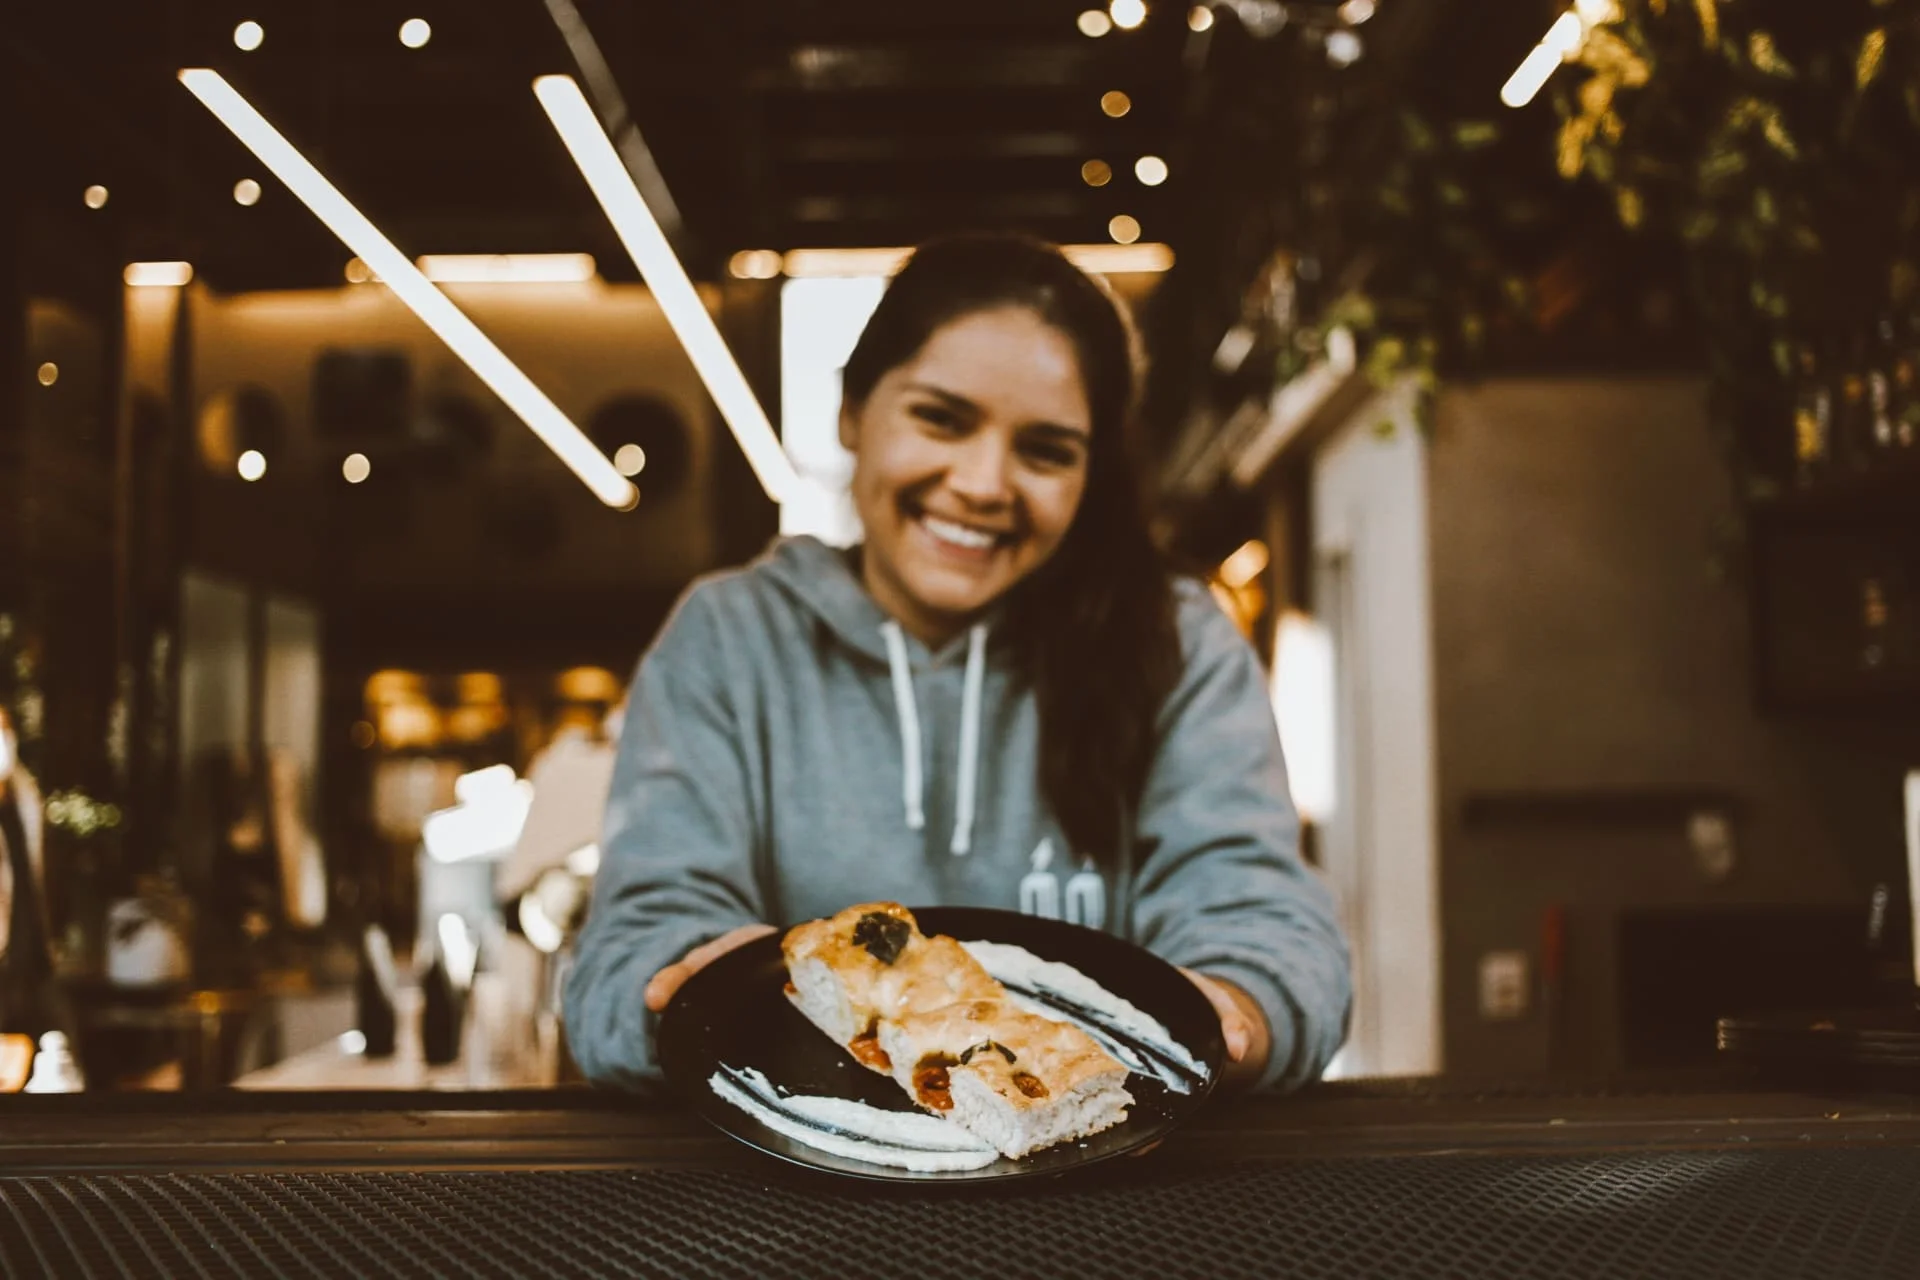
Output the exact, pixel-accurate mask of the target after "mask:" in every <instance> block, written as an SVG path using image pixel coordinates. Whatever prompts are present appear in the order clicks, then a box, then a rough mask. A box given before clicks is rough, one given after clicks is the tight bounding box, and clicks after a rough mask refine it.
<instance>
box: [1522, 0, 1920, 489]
mask: <svg viewBox="0 0 1920 1280" xmlns="http://www.w3.org/2000/svg"><path fill="white" fill-rule="evenodd" d="M1577 61H1578V63H1579V64H1580V67H1581V68H1582V69H1583V70H1584V72H1585V75H1584V78H1582V79H1578V80H1575V81H1574V82H1572V83H1570V84H1568V85H1566V86H1565V87H1564V88H1563V90H1562V91H1561V92H1560V94H1559V96H1558V103H1559V108H1560V111H1561V113H1562V117H1563V119H1562V124H1561V127H1560V131H1559V135H1558V140H1557V141H1558V145H1557V156H1556V159H1557V162H1558V168H1559V171H1560V173H1561V175H1562V176H1563V177H1565V178H1567V179H1569V180H1576V179H1577V180H1580V181H1587V182H1592V183H1595V184H1597V185H1598V186H1599V187H1601V188H1602V189H1604V190H1605V191H1606V192H1607V193H1608V194H1609V195H1610V197H1611V204H1612V207H1613V209H1614V212H1615V216H1616V217H1617V219H1618V221H1619V223H1620V225H1621V226H1623V227H1625V228H1627V229H1628V230H1630V231H1633V232H1636V233H1638V234H1641V235H1645V236H1663V237H1671V238H1672V239H1674V240H1675V241H1676V242H1679V243H1682V244H1684V245H1686V246H1687V248H1688V257H1687V262H1688V271H1689V275H1690V284H1691V288H1692V291H1693V293H1694V296H1695V300H1696V304H1697V306H1698V309H1699V311H1700V313H1701V315H1702V317H1703V319H1704V320H1705V323H1706V326H1707V337H1708V344H1709V364H1710V374H1711V378H1712V383H1713V399H1712V403H1713V407H1714V413H1715V418H1716V421H1717V423H1718V425H1719V426H1720V427H1721V428H1722V429H1723V431H1724V432H1725V433H1726V435H1727V437H1728V439H1729V442H1730V443H1731V445H1732V446H1733V448H1734V451H1735V454H1736V458H1737V460H1738V462H1739V464H1740V466H1741V470H1742V472H1743V474H1744V475H1745V476H1746V479H1747V481H1748V486H1749V492H1750V493H1751V494H1752V495H1753V496H1756V497H1765V496H1767V495H1769V494H1771V493H1773V492H1775V491H1777V490H1778V489H1779V488H1780V487H1781V486H1782V485H1783V484H1786V483H1798V484H1801V485H1817V484H1820V483H1822V482H1824V481H1825V480H1827V479H1828V478H1830V477H1832V476H1834V475H1836V474H1837V473H1843V472H1852V471H1860V470H1866V469H1875V468H1881V467H1886V466H1905V465H1916V466H1920V388H1916V387H1915V381H1916V379H1915V376H1914V361H1915V352H1916V349H1917V348H1920V296H1916V288H1915V284H1916V278H1917V277H1920V272H1916V268H1915V263H1916V261H1920V162H1916V157H1920V4H1915V3H1914V2H1913V0H1856V2H1855V3H1852V4H1848V3H1843V2H1836V3H1823V4H1820V5H1808V4H1789V3H1784V2H1782V0H1776V2H1774V3H1767V2H1766V0H1745V2H1743V3H1739V4H1734V3H1720V2H1717V0H1695V3H1694V4H1692V5H1691V6H1682V5H1679V4H1677V3H1676V4H1669V3H1667V2H1666V0H1617V3H1616V4H1615V6H1614V8H1613V11H1612V13H1611V15H1610V17H1609V20H1607V21H1605V22H1603V23H1601V24H1599V25H1598V26H1596V27H1594V28H1593V29H1592V30H1591V32H1590V33H1589V36H1588V38H1587V40H1586V42H1585V43H1584V45H1583V46H1582V48H1581V50H1580V52H1579V54H1578V58H1577Z"/></svg>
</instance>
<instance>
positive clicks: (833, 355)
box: [780, 276, 887, 546]
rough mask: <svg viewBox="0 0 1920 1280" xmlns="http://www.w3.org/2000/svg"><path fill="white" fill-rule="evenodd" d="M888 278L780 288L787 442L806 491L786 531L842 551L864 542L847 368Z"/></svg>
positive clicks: (791, 506) (783, 513)
mask: <svg viewBox="0 0 1920 1280" xmlns="http://www.w3.org/2000/svg"><path fill="white" fill-rule="evenodd" d="M886 287H887V282H886V280H885V278H883V277H881V276H857V277H851V278H845V279H840V278H829V279H803V280H789V281H787V282H786V283H785V284H784V285H782V286H781V288H780V436H781V439H782V440H783V441H784V442H785V444H786V446H787V455H788V456H789V457H791V458H792V459H793V465H794V466H795V467H796V468H797V469H798V470H799V472H800V474H801V475H802V476H803V477H805V478H806V479H808V480H810V481H812V482H813V483H811V484H806V485H802V486H800V489H799V491H798V492H797V494H796V495H795V497H794V499H793V500H792V501H789V502H786V503H784V504H782V506H781V508H780V532H781V533H784V534H788V535H793V534H803V533H810V534H813V535H814V536H815V537H817V538H819V539H821V540H822V541H824V542H827V543H829V544H831V545H834V546H851V545H852V544H853V543H855V542H857V541H859V540H860V520H859V517H858V516H857V515H855V514H854V510H853V501H852V499H851V498H850V497H849V496H848V494H847V483H848V481H849V480H851V479H852V477H853V456H852V455H851V454H849V453H848V452H847V451H846V450H845V449H843V448H841V447H840V370H841V368H842V366H844V365H845V364H846V362H847V357H848V356H849V355H851V354H852V353H853V344H854V343H855V342H857V341H859V338H860V331H861V330H862V329H864V328H866V326H867V318H868V317H869V316H871V315H872V314H873V309H874V308H875V307H877V306H879V305H880V295H881V294H882V293H884V292H885V291H886Z"/></svg>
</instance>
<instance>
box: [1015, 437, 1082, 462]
mask: <svg viewBox="0 0 1920 1280" xmlns="http://www.w3.org/2000/svg"><path fill="white" fill-rule="evenodd" d="M1020 452H1021V453H1023V454H1025V455H1026V457H1027V458H1028V460H1030V461H1032V462H1035V463H1037V464H1039V465H1040V466H1043V467H1071V466H1073V465H1074V464H1075V463H1077V462H1079V461H1080V450H1078V449H1077V448H1075V447H1074V446H1072V445H1070V444H1057V443H1055V442H1053V441H1051V440H1031V441H1028V442H1027V443H1026V444H1023V445H1021V446H1020Z"/></svg>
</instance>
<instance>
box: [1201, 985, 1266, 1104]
mask: <svg viewBox="0 0 1920 1280" xmlns="http://www.w3.org/2000/svg"><path fill="white" fill-rule="evenodd" d="M1180 972H1181V973H1184V974H1186V975H1187V978H1188V980H1189V981H1191V982H1192V983H1193V985H1194V986H1196V987H1198V988H1200V994H1201V995H1203V996H1205V997H1206V998H1207V1003H1209V1004H1211V1005H1212V1006H1213V1011H1214V1013H1215V1014H1216V1015H1218V1016H1219V1019H1220V1035H1221V1038H1222V1039H1223V1040H1225V1041H1226V1044H1227V1075H1226V1080H1225V1083H1226V1084H1228V1085H1234V1084H1251V1083H1253V1082H1254V1081H1255V1080H1258V1079H1259V1078H1260V1076H1261V1075H1262V1073H1264V1072H1265V1071H1266V1069H1267V1054H1268V1053H1269V1052H1270V1051H1271V1050H1272V1048H1273V1037H1272V1034H1271V1032H1269V1031H1268V1029H1267V1019H1266V1015H1264V1014H1262V1013H1261V1012H1260V1007H1259V1006H1258V1005H1256V1004H1255V1003H1254V1002H1253V997H1252V996H1250V995H1248V994H1247V993H1246V992H1244V991H1242V990H1241V989H1240V988H1239V987H1236V986H1235V985H1233V984H1232V983H1231V982H1228V981H1226V980H1225V979H1222V978H1210V977H1208V976H1207V975H1206V974H1204V973H1196V972H1194V971H1193V970H1192V969H1182V970H1181V971H1180Z"/></svg>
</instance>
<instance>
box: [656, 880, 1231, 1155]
mask: <svg viewBox="0 0 1920 1280" xmlns="http://www.w3.org/2000/svg"><path fill="white" fill-rule="evenodd" d="M913 914H914V916H915V917H916V918H917V919H918V920H919V921H920V927H921V929H922V930H923V931H924V932H926V933H927V934H929V935H933V934H946V935H948V936H949V937H953V938H958V939H960V940H961V941H963V942H972V941H980V940H984V941H988V942H1004V943H1011V944H1012V945H1014V946H1020V947H1025V948H1026V949H1027V950H1029V951H1031V952H1033V953H1034V954H1035V955H1037V956H1039V957H1040V958H1042V959H1043V960H1057V961H1060V962H1061V963H1063V964H1070V965H1072V966H1073V967H1074V968H1076V969H1078V970H1080V972H1082V973H1084V974H1086V975H1087V976H1088V977H1089V978H1092V979H1093V980H1094V981H1095V982H1097V983H1099V984H1100V985H1101V986H1103V987H1105V988H1106V989H1107V990H1108V991H1111V992H1112V993H1113V994H1115V995H1117V996H1119V997H1121V998H1122V999H1124V1000H1128V1001H1131V1002H1132V1003H1133V1004H1134V1005H1136V1006H1138V1007H1139V1008H1140V1009H1142V1010H1144V1011H1145V1012H1146V1013H1148V1014H1150V1015H1151V1016H1153V1017H1154V1018H1156V1019H1158V1020H1159V1021H1160V1023H1161V1024H1162V1025H1164V1026H1165V1027H1166V1028H1167V1030H1168V1031H1170V1032H1172V1034H1173V1038H1174V1039H1175V1040H1177V1041H1178V1042H1179V1043H1180V1044H1181V1045H1183V1046H1185V1048H1186V1050H1187V1051H1188V1052H1189V1053H1191V1054H1192V1055H1193V1056H1194V1057H1195V1058H1197V1059H1199V1060H1200V1061H1201V1062H1203V1063H1205V1064H1206V1067H1207V1079H1206V1081H1205V1082H1204V1083H1202V1084H1200V1085H1198V1086H1196V1087H1195V1088H1194V1090H1193V1092H1191V1093H1185V1094H1181V1093H1175V1092H1173V1091H1172V1090H1170V1089H1168V1088H1166V1086H1164V1085H1162V1084H1161V1083H1160V1082H1159V1081H1158V1080H1155V1079H1153V1078H1152V1077H1149V1076H1143V1075H1140V1074H1138V1073H1136V1074H1134V1075H1132V1076H1130V1077H1128V1079H1127V1089H1128V1091H1129V1092H1131V1093H1132V1094H1133V1096H1134V1105H1133V1107H1132V1109H1131V1110H1130V1111H1129V1113H1128V1117H1127V1120H1126V1123H1124V1124H1121V1125H1117V1126H1115V1127H1114V1128H1111V1129H1108V1130H1106V1131H1105V1132H1104V1133H1097V1134H1095V1135H1093V1136H1092V1137H1091V1138H1087V1139H1085V1140H1084V1141H1083V1142H1070V1143H1062V1144H1061V1145H1059V1146H1057V1147H1050V1148H1048V1149H1047V1150H1045V1151H1038V1152H1035V1153H1034V1154H1033V1155H1030V1156H1028V1157H1026V1158H1025V1159H1024V1160H1018V1161H1015V1160H1004V1159H1003V1160H996V1161H995V1162H994V1163H992V1164H990V1165H987V1166H986V1167H985V1168H982V1169H970V1170H965V1171H960V1172H947V1173H915V1172H912V1171H909V1170H906V1169H893V1168H889V1167H887V1166H884V1165H875V1164H868V1163H867V1162H866V1161H864V1160H850V1159H845V1158H842V1157H839V1156H834V1155H829V1154H827V1153H826V1152H824V1151H818V1150H815V1149H814V1148H812V1147H809V1146H806V1145H805V1144H803V1143H799V1142H795V1141H793V1140H792V1139H791V1138H787V1137H784V1136H782V1135H781V1134H778V1133H775V1132H773V1130H771V1129H769V1128H767V1127H766V1126H765V1125H763V1124H761V1123H760V1122H759V1121H757V1120H755V1119H753V1117H751V1116H749V1115H747V1114H746V1113H745V1112H744V1111H741V1110H739V1109H738V1108H736V1107H734V1106H733V1105H731V1104H730V1103H727V1102H725V1101H723V1100H722V1099H720V1098H719V1097H718V1096H716V1095H715V1094H714V1092H713V1090H712V1089H711V1088H710V1087H708V1084H707V1081H708V1079H709V1078H710V1077H711V1076H712V1075H713V1073H714V1072H715V1071H716V1070H717V1069H718V1068H720V1067H722V1066H726V1067H732V1068H736V1069H742V1068H752V1069H754V1070H757V1071H760V1072H762V1073H764V1074H765V1075H766V1077H767V1079H768V1080H770V1081H772V1082H773V1083H774V1084H775V1085H776V1086H778V1087H779V1088H781V1089H783V1090H785V1091H786V1092H788V1093H791V1094H814V1095H821V1096H826V1097H835V1098H849V1099H852V1100H854V1101H856V1102H864V1103H867V1104H869V1105H870V1106H875V1107H881V1108H884V1109H886V1110H889V1111H912V1110H913V1109H914V1108H913V1105H912V1104H911V1103H910V1102H909V1101H908V1099H907V1096H906V1094H905V1093H903V1092H902V1091H901V1089H900V1087H899V1086H898V1085H896V1084H894V1083H893V1082H892V1081H891V1080H889V1079H887V1078H886V1077H884V1076H881V1075H878V1074H876V1073H874V1072H872V1071H869V1070H867V1069H866V1068H865V1067H862V1066H860V1065H859V1064H858V1063H856V1062H855V1061H854V1060H853V1059H852V1057H851V1056H849V1055H848V1054H847V1052H846V1051H845V1050H844V1049H842V1048H841V1047H840V1046H839V1045H836V1044H834V1043H833V1042H832V1041H830V1040H828V1039H827V1038H826V1037H825V1036H823V1035H821V1034H820V1032H819V1030H818V1029H817V1028H815V1027H814V1026H813V1024H812V1023H810V1022H808V1021H807V1020H806V1019H805V1018H803V1017H801V1016H800V1012H799V1011H798V1010H797V1009H795V1008H794V1007H793V1006H792V1005H791V1004H789V1003H787V998H786V995H785V994H784V992H783V990H782V989H783V988H784V986H785V985H786V981H787V970H786V963H785V961H783V960H782V959H781V956H780V939H779V937H778V935H774V936H771V937H766V938H761V939H758V940H757V941H755V942H751V943H749V944H747V945H746V946H744V947H741V948H739V949H738V950H736V951H732V952H730V953H728V954H727V955H725V956H722V957H721V958H720V959H719V960H716V961H715V962H714V963H712V964H710V965H708V966H707V967H706V968H705V969H703V970H701V971H700V972H699V973H697V974H695V975H694V976H693V977H692V978H690V979H689V980H688V981H687V983H686V985H684V986H682V987H681V988H680V991H679V992H678V994H676V995H675V996H674V998H673V1002H672V1003H671V1004H669V1005H668V1006H667V1011H666V1013H665V1014H663V1015H662V1017H661V1020H660V1038H659V1048H660V1063H661V1067H662V1069H663V1070H664V1071H665V1072H666V1076H667V1079H668V1081H669V1082H671V1083H672V1084H673V1085H674V1087H675V1088H677V1089H678V1090H679V1091H680V1092H681V1094H682V1095H683V1096H684V1097H685V1098H686V1099H687V1100H688V1101H689V1102H690V1103H692V1105H693V1107H694V1109H695V1110H696V1111H698V1112H699V1113H700V1114H701V1115H702V1116H704V1117H706V1119H707V1120H709V1121H710V1122H712V1124H713V1125H714V1126H715V1127H716V1128H718V1129H720V1130H721V1131H722V1132H724V1133H727V1134H729V1135H731V1136H732V1137H735V1138H738V1139H739V1140H740V1141H741V1142H744V1143H746V1144H747V1145H748V1146H750V1147H753V1148H755V1149H756V1150H759V1151H764V1152H766V1153H767V1154H768V1155H771V1156H777V1157H779V1158H780V1159H782V1160H788V1161H791V1162H793V1163H794V1164H797V1165H804V1166H806V1167H808V1168H811V1169H817V1170H822V1171H825V1172H829V1173H836V1174H844V1175H847V1176H849V1177H854V1178H870V1179H875V1180H879V1181H886V1182H986V1181H997V1180H1000V1179H1005V1178H1033V1177H1047V1176H1051V1175H1056V1174H1061V1173H1065V1172H1068V1171H1069V1170H1073V1169H1078V1168H1081V1167H1083V1166H1086V1165H1090V1164H1095V1163H1098V1162H1099V1161H1102V1160H1110V1159H1112V1158H1113V1157H1115V1156H1122V1155H1126V1154H1127V1153H1128V1152H1131V1151H1138V1150H1140V1149H1141V1148H1143V1147H1147V1146H1149V1145H1151V1144H1153V1143H1155V1142H1158V1141H1160V1140H1161V1139H1162V1138H1164V1137H1166V1136H1167V1134H1168V1133H1170V1132H1172V1131H1173V1129H1174V1127H1175V1126H1176V1125H1178V1124H1180V1123H1181V1122H1182V1121H1184V1120H1185V1119H1186V1118H1187V1117H1188V1116H1190V1115H1192V1114H1193V1113H1194V1111H1195V1110H1196V1109H1197V1108H1199V1106H1200V1105H1201V1104H1202V1103H1203V1102H1205V1101H1206V1099H1207V1096H1208V1094H1210V1093H1211V1092H1212V1091H1213V1086H1214V1084H1215V1082H1217V1081H1218V1080H1219V1079H1220V1072H1221V1069H1222V1066H1223V1064H1224V1063H1225V1061H1226V1046H1225V1044H1224V1043H1223V1041H1222V1039H1221V1035H1220V1021H1219V1018H1218V1016H1217V1015H1215V1013H1214V1011H1213V1006H1212V1005H1211V1004H1209V1003H1208V1002H1207V999H1206V997H1205V996H1203V995H1201V994H1200V992H1199V990H1198V989H1197V988H1196V987H1195V986H1194V985H1193V983H1191V982H1189V981H1188V980H1187V978H1186V976H1185V975H1183V974H1182V973H1181V972H1180V971H1179V970H1178V969H1176V968H1174V967H1173V966H1172V965H1170V964H1168V963H1167V962H1166V961H1164V960H1162V959H1160V957H1158V956H1156V955H1154V954H1152V953H1151V952H1148V951H1146V950H1143V949H1142V948H1140V947H1136V946H1134V945H1133V944H1132V943H1129V942H1123V941H1122V940H1120V939H1119V938H1116V937H1113V936H1112V935H1110V934H1105V933H1099V932H1096V931H1095V930H1092V929H1084V928H1081V927H1080V926H1079V925H1071V924H1063V923H1061V922H1060V921H1058V920H1041V919H1037V918H1035V917H1033V916H1023V915H1020V914H1018V913H1016V912H1012V911H994V910H989V909H987V908H984V907H926V908H919V907H916V908H914V909H913Z"/></svg>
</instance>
